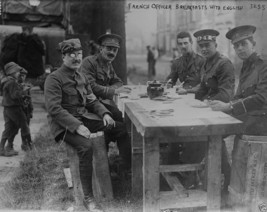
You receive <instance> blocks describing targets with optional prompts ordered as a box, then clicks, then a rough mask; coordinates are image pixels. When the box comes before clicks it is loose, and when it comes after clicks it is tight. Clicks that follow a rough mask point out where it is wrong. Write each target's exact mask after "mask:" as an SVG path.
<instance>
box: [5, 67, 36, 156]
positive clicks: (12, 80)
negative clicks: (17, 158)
mask: <svg viewBox="0 0 267 212" xmlns="http://www.w3.org/2000/svg"><path fill="white" fill-rule="evenodd" d="M22 69H23V68H22V67H20V66H19V65H17V64H16V63H14V62H10V63H7V64H6V65H5V73H6V75H7V77H6V78H5V80H3V81H2V90H3V100H2V105H3V106H4V112H3V113H4V119H5V130H4V132H3V133H2V138H1V143H0V154H1V155H2V156H13V155H16V154H17V152H16V151H14V149H13V142H12V139H14V137H15V135H16V134H17V132H18V130H17V129H21V137H22V145H23V144H25V145H27V146H28V145H31V143H32V141H31V135H30V128H29V126H28V123H27V117H26V114H25V112H24V111H23V102H22V98H23V96H24V95H26V94H27V93H28V90H29V89H30V87H29V86H25V87H23V89H21V86H20V84H19V83H18V78H19V75H20V71H21V70H22ZM7 140H8V141H9V142H8V145H7V148H6V150H5V149H4V147H5V143H6V141H7Z"/></svg>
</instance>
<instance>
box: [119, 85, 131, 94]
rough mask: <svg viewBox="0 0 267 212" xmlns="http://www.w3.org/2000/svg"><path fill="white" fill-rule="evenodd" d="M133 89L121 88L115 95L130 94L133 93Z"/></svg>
mask: <svg viewBox="0 0 267 212" xmlns="http://www.w3.org/2000/svg"><path fill="white" fill-rule="evenodd" d="M131 90H132V89H131V88H128V87H124V86H122V87H119V88H117V89H115V94H120V93H130V92H131Z"/></svg>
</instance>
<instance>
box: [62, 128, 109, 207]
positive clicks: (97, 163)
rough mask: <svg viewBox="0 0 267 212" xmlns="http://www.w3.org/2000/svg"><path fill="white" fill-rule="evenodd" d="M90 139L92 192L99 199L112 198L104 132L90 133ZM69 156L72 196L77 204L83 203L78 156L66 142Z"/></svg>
mask: <svg viewBox="0 0 267 212" xmlns="http://www.w3.org/2000/svg"><path fill="white" fill-rule="evenodd" d="M90 140H92V143H93V180H92V185H93V192H94V197H95V198H96V199H98V200H99V201H103V200H110V199H113V190H112V184H111V179H110V172H109V166H108V157H107V150H106V145H105V139H104V133H103V132H97V133H92V134H91V137H90ZM65 146H66V150H67V156H68V158H69V165H70V172H71V176H72V180H73V191H74V198H75V202H76V204H77V205H82V204H83V196H84V195H83V191H82V185H81V180H80V170H79V158H78V155H77V153H76V150H75V149H74V148H72V147H71V146H70V145H68V144H67V143H66V145H65Z"/></svg>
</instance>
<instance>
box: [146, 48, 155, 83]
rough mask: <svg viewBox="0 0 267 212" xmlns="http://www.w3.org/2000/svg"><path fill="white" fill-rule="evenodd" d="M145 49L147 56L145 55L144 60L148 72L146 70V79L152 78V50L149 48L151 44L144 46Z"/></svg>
mask: <svg viewBox="0 0 267 212" xmlns="http://www.w3.org/2000/svg"><path fill="white" fill-rule="evenodd" d="M146 49H147V57H146V61H147V64H148V70H147V71H148V72H147V78H148V80H152V79H153V70H154V68H153V67H154V61H155V59H154V54H153V51H152V49H151V46H147V47H146Z"/></svg>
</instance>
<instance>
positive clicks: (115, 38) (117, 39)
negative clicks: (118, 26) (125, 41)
mask: <svg viewBox="0 0 267 212" xmlns="http://www.w3.org/2000/svg"><path fill="white" fill-rule="evenodd" d="M121 40H122V38H121V36H119V35H116V34H110V33H106V34H104V35H101V36H99V37H98V39H97V42H98V43H99V45H103V46H114V47H117V48H120V43H121Z"/></svg>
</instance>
